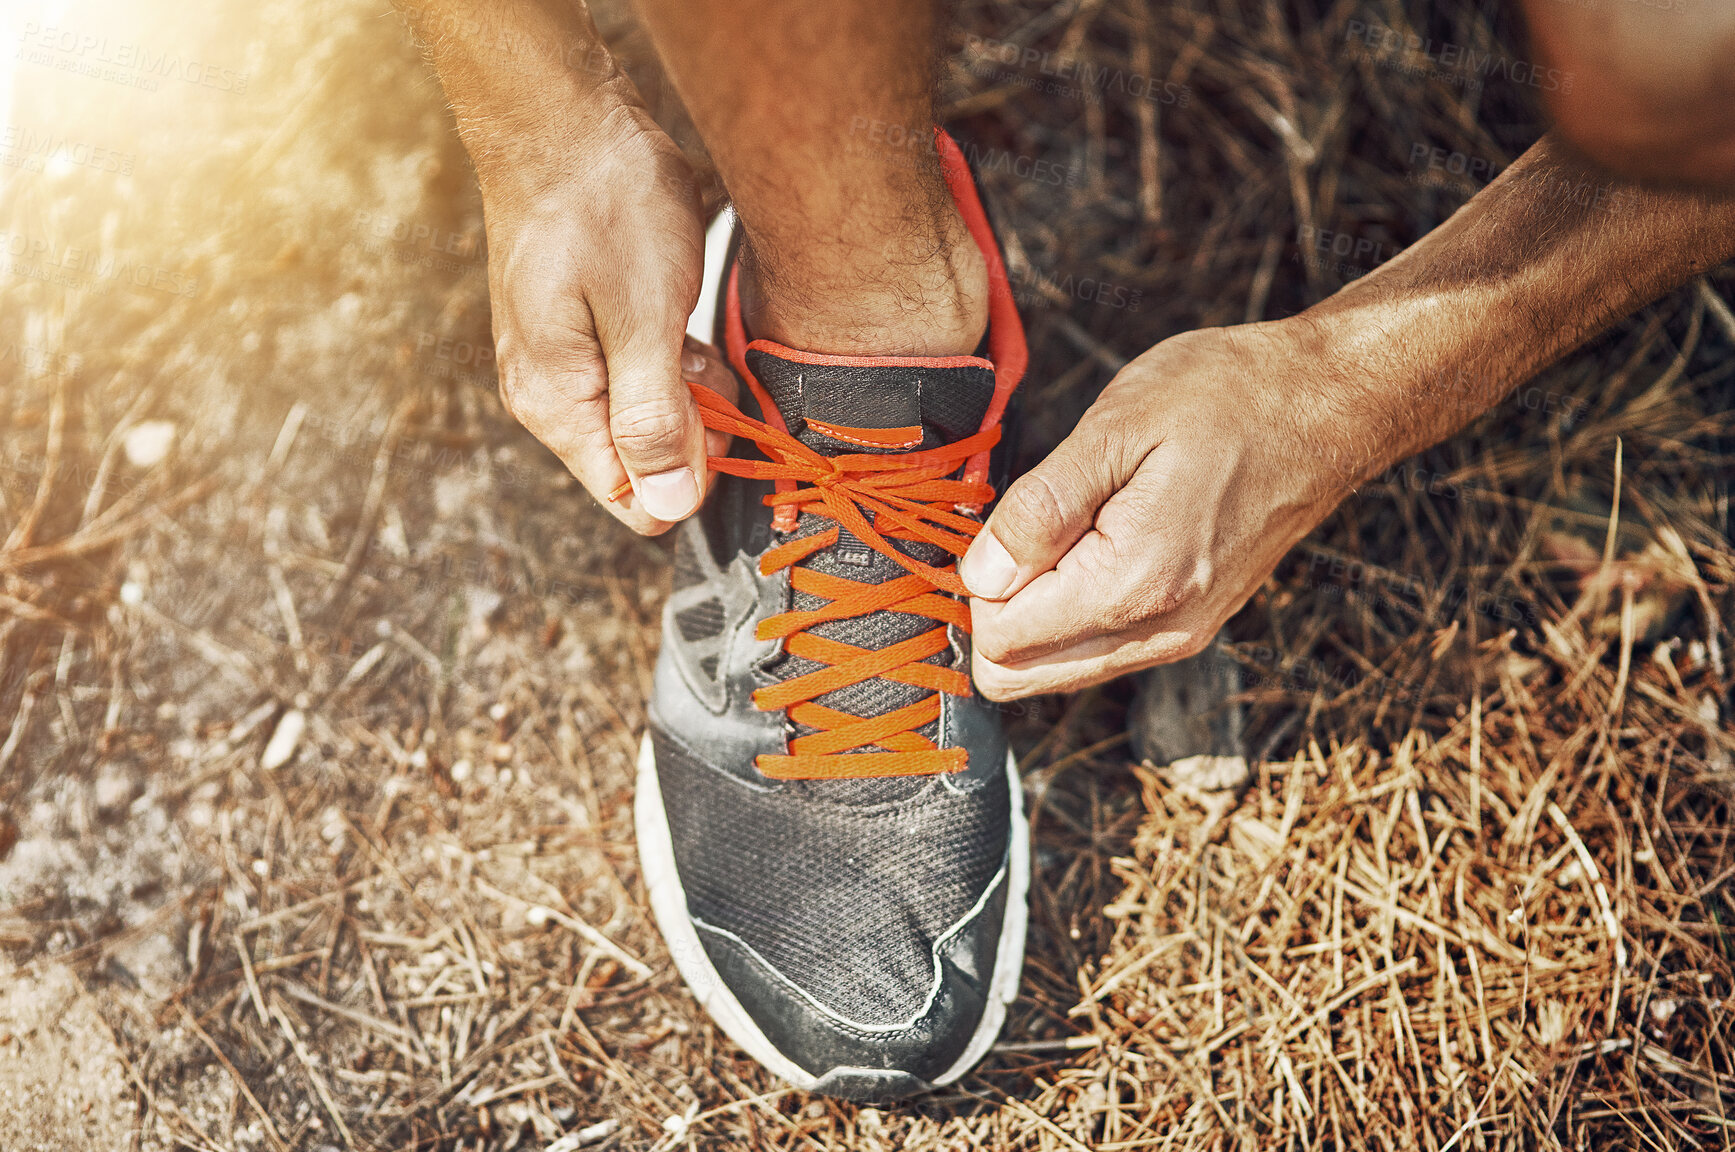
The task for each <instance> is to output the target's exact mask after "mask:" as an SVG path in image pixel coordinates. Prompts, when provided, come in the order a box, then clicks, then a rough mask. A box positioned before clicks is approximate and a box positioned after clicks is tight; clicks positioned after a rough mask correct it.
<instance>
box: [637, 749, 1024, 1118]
mask: <svg viewBox="0 0 1735 1152" xmlns="http://www.w3.org/2000/svg"><path fill="white" fill-rule="evenodd" d="M1006 775H1007V780H1008V784H1009V787H1010V790H1011V793H1012V796H1011V808H1012V811H1011V816H1012V827H1011V830H1010V831H1011V834H1010V836H1009V838H1008V851H1007V861H1006V865H1007V866H1006V876H1005V882H1006V913H1005V917H1004V918H1003V919H1002V920H1001V925H1000V945H999V949H998V951H997V952H996V954H995V960H994V974H993V976H992V977H991V978H990V980H989V984H988V1004H987V1008H986V1009H985V1010H984V1011H983V1013H982V1019H981V1021H980V1023H978V1024H977V1025H976V1031H975V1032H974V1033H973V1034H972V1035H971V1037H970V1043H969V1044H967V1045H966V1046H965V1048H964V1051H963V1053H962V1054H961V1055H960V1056H959V1057H958V1059H957V1060H956V1061H954V1062H953V1064H952V1066H951V1067H949V1068H947V1069H946V1071H945V1072H943V1073H941V1074H940V1075H939V1076H937V1077H935V1078H934V1080H933V1081H932V1083H931V1085H930V1086H931V1087H940V1086H942V1085H946V1084H950V1083H952V1082H953V1081H955V1080H957V1079H958V1078H959V1077H961V1076H963V1075H964V1073H966V1072H968V1071H969V1070H970V1069H971V1068H974V1067H975V1066H976V1064H977V1063H978V1062H980V1061H981V1059H982V1057H984V1056H986V1055H987V1054H988V1049H989V1048H990V1047H991V1046H992V1045H993V1043H994V1039H995V1037H997V1036H998V1035H999V1034H1000V1029H1001V1027H1002V1026H1004V1024H1005V1023H1006V1009H1007V1008H1008V1007H1009V1006H1010V1005H1011V1004H1012V1001H1013V1000H1015V999H1017V997H1018V981H1019V976H1020V975H1021V973H1022V972H1023V970H1024V936H1025V930H1026V928H1027V926H1028V924H1029V909H1028V904H1029V894H1030V826H1029V824H1028V823H1026V821H1025V819H1024V789H1023V783H1022V782H1021V781H1020V780H1019V778H1018V765H1017V763H1016V762H1015V761H1014V760H1013V758H1012V753H1011V751H1010V750H1008V751H1007V753H1006ZM633 823H634V825H635V827H636V829H637V833H638V841H639V866H640V867H641V868H643V869H644V874H645V888H646V890H647V891H648V892H649V893H650V899H651V912H652V914H653V915H655V916H656V919H657V927H658V928H659V929H661V931H662V933H663V940H664V942H665V943H667V945H668V948H669V955H670V956H671V957H672V958H673V959H674V961H675V968H676V970H677V971H679V972H680V974H681V977H682V979H684V980H685V981H686V982H687V987H688V988H690V989H692V992H693V995H694V997H695V998H696V999H697V1000H698V1001H699V1003H700V1004H701V1005H703V1006H704V1009H705V1011H706V1012H707V1013H708V1014H709V1015H710V1017H711V1019H712V1020H713V1021H714V1022H715V1023H716V1025H717V1027H719V1028H721V1029H722V1030H723V1032H724V1034H725V1035H726V1036H728V1037H729V1039H731V1040H733V1041H734V1042H735V1043H736V1044H737V1045H739V1046H740V1047H741V1048H742V1049H744V1050H745V1051H746V1053H747V1054H748V1055H749V1056H751V1057H753V1058H754V1059H755V1060H757V1061H759V1063H761V1064H763V1065H764V1066H765V1067H766V1068H767V1069H768V1070H769V1071H771V1072H772V1073H773V1074H774V1075H776V1076H777V1077H778V1078H779V1079H782V1080H785V1081H787V1082H788V1083H790V1084H792V1085H794V1086H795V1087H797V1088H800V1089H802V1090H803V1091H807V1092H813V1091H823V1090H824V1082H825V1081H826V1080H828V1079H829V1078H831V1077H833V1076H839V1075H846V1076H847V1075H851V1074H861V1075H870V1076H871V1075H884V1074H885V1072H886V1069H879V1068H873V1069H869V1068H847V1067H843V1068H832V1069H830V1070H828V1071H827V1072H825V1073H823V1074H821V1075H818V1076H815V1075H813V1074H812V1073H810V1072H808V1071H806V1070H805V1069H803V1068H802V1067H800V1066H799V1065H797V1064H796V1063H795V1062H794V1061H793V1060H791V1059H790V1058H789V1057H787V1056H785V1055H784V1054H783V1053H781V1052H779V1051H778V1050H777V1047H776V1046H775V1045H774V1044H772V1043H771V1041H770V1040H769V1039H767V1038H766V1036H765V1033H764V1032H762V1031H760V1029H759V1025H757V1024H755V1023H754V1022H753V1018H752V1017H751V1016H750V1015H748V1013H747V1010H746V1008H744V1007H742V1005H741V1002H740V1001H739V1000H737V999H736V998H735V995H734V993H732V992H730V991H729V989H728V987H727V986H726V985H725V984H724V983H723V980H722V978H721V977H720V976H718V974H717V969H716V968H715V967H713V966H712V964H711V958H710V957H709V956H708V955H706V953H705V946H704V944H703V943H701V942H700V940H699V932H698V929H697V928H696V927H694V925H693V921H692V918H691V917H690V916H689V914H688V912H687V893H686V890H685V889H683V888H682V887H681V878H680V874H679V872H678V871H677V870H676V868H675V850H674V844H673V842H672V841H671V839H670V836H669V821H668V816H667V814H666V813H665V812H664V811H663V794H662V791H661V789H660V788H659V787H658V784H657V762H656V754H655V753H654V752H653V751H652V749H651V737H650V733H648V732H647V733H646V734H645V737H644V740H643V742H642V743H641V744H640V745H639V771H638V789H637V795H636V796H635V798H634V801H633Z"/></svg>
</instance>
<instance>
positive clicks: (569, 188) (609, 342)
mask: <svg viewBox="0 0 1735 1152" xmlns="http://www.w3.org/2000/svg"><path fill="white" fill-rule="evenodd" d="M397 3H398V7H399V8H400V9H401V10H402V12H403V13H404V15H405V17H406V18H407V19H408V20H409V23H410V27H411V29H412V30H413V31H414V32H415V34H416V36H417V38H418V39H419V40H420V41H421V42H422V44H423V45H424V46H425V47H426V49H427V52H428V56H429V58H430V60H431V62H432V64H433V66H434V70H435V71H436V72H437V73H438V74H439V77H440V83H441V85H442V86H443V87H444V89H445V92H446V96H447V98H448V99H449V100H450V101H451V104H452V109H453V112H454V114H455V115H456V117H457V123H458V132H459V135H460V136H461V137H462V138H463V141H464V146H465V148H466V149H467V150H468V151H469V153H470V160H471V163H472V164H473V165H474V166H475V169H476V176H477V180H478V182H479V183H480V185H481V189H482V205H483V212H484V215H485V217H486V221H487V228H488V288H489V302H490V306H491V308H492V311H493V328H494V340H495V346H496V351H497V358H496V362H497V363H498V364H499V365H500V393H501V398H502V399H503V400H504V401H505V404H506V408H507V410H508V411H510V412H511V413H512V415H513V416H514V417H516V418H517V419H518V421H519V422H520V423H522V424H523V425H524V426H525V427H526V428H528V429H529V430H530V432H531V433H532V434H533V435H535V436H536V438H537V439H539V440H541V441H542V442H543V443H544V444H546V445H547V446H548V448H549V449H550V450H551V451H552V452H554V454H555V455H556V456H558V457H560V459H561V461H562V462H563V463H565V464H566V466H567V467H568V468H569V469H571V471H572V473H573V475H575V476H577V477H578V479H579V480H580V481H582V482H583V483H584V485H585V487H586V488H588V489H589V490H590V492H591V493H592V495H594V496H596V497H597V499H598V500H601V501H603V502H604V507H606V508H607V509H608V510H609V511H610V512H612V513H613V514H614V515H615V516H616V517H618V518H619V519H621V520H622V521H624V522H625V523H626V524H628V525H629V526H630V527H632V528H634V529H635V530H637V531H639V532H644V533H656V532H661V531H664V530H666V529H667V528H668V527H669V526H670V524H671V523H673V522H674V521H677V520H680V519H682V518H683V517H685V516H688V515H690V514H691V513H692V512H693V511H694V510H695V509H696V508H697V507H698V504H699V500H700V497H701V494H702V492H703V490H704V485H705V484H706V482H707V474H706V471H705V456H706V453H707V450H708V449H709V450H710V451H718V450H720V447H719V445H720V443H721V441H720V438H719V437H717V436H715V435H714V434H708V433H706V431H705V429H704V428H703V426H702V425H701V424H700V422H699V416H698V411H697V408H696V407H695V406H694V404H693V401H692V399H691V397H690V395H689V394H688V391H687V386H686V384H685V383H684V381H686V380H698V381H700V382H702V383H705V384H709V385H710V386H711V387H713V388H716V389H718V390H719V391H721V392H723V393H724V394H725V395H729V394H732V384H733V377H732V376H731V375H730V374H729V372H728V370H727V369H726V368H724V367H723V366H722V363H721V357H720V356H718V355H717V353H716V350H715V349H712V348H709V347H705V346H700V345H697V344H696V343H694V342H690V341H684V332H685V328H686V320H687V316H688V314H689V313H690V312H691V310H692V308H693V305H694V302H695V300H697V298H698V294H699V277H700V273H701V270H702V263H703V258H704V236H703V224H702V221H701V219H700V211H701V206H700V202H699V195H698V189H697V183H696V181H695V180H694V178H693V173H692V170H691V169H690V168H689V167H688V165H687V162H686V160H685V158H684V157H683V156H682V155H681V152H680V149H678V148H677V147H676V146H675V145H674V143H673V142H672V141H670V140H669V138H668V137H667V136H666V135H664V134H663V132H662V131H661V130H660V129H659V128H658V127H657V126H656V124H655V123H654V122H653V121H652V119H651V116H650V114H649V113H648V112H647V111H646V109H645V106H644V103H643V101H641V100H640V99H639V94H638V91H637V89H635V88H634V87H633V84H632V81H631V80H629V79H628V78H627V76H626V74H625V73H624V72H623V71H622V70H621V69H620V67H619V66H618V65H617V63H616V62H615V59H614V57H613V56H612V55H611V54H610V53H609V51H608V49H607V47H606V46H605V45H604V44H603V42H602V39H601V37H600V36H599V35H598V33H597V30H596V26H595V24H594V23H592V21H591V19H590V15H589V12H588V11H587V9H586V8H585V6H584V4H583V2H582V0H397ZM623 481H625V482H630V486H631V491H630V493H629V494H628V495H626V496H625V498H623V499H615V498H613V496H611V494H612V493H615V492H617V490H619V489H621V488H622V487H623Z"/></svg>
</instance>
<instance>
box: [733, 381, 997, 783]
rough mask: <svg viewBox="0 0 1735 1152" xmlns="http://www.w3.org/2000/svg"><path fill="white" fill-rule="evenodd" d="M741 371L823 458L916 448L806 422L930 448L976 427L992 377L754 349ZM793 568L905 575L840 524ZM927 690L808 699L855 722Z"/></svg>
mask: <svg viewBox="0 0 1735 1152" xmlns="http://www.w3.org/2000/svg"><path fill="white" fill-rule="evenodd" d="M747 366H748V368H750V369H751V370H752V372H753V375H754V376H756V377H757V378H758V380H759V382H760V383H761V384H762V385H764V387H765V390H766V391H767V392H768V393H770V395H771V399H772V402H773V403H775V404H776V405H777V410H778V411H779V412H781V413H782V414H783V420H784V423H785V424H786V425H787V426H788V428H789V431H790V434H791V435H793V436H795V437H796V439H798V440H800V441H801V442H802V443H804V444H806V445H807V446H808V447H810V448H812V449H813V450H814V451H816V452H820V453H823V454H824V455H827V456H843V455H852V454H865V453H884V452H914V451H919V450H920V449H919V448H917V447H908V448H896V447H876V446H864V445H862V444H858V443H852V442H846V441H841V440H837V439H834V438H832V437H830V436H826V435H824V434H822V433H821V432H819V431H818V430H816V429H814V428H812V427H810V426H809V424H808V421H810V420H812V421H818V422H820V423H822V424H830V425H834V426H837V425H842V426H844V427H846V428H863V429H866V428H915V427H920V428H921V431H922V443H921V445H920V448H937V447H939V446H941V445H943V444H952V443H956V442H957V441H959V440H962V439H964V438H965V437H967V436H973V435H975V434H976V433H977V432H979V431H981V428H982V419H983V417H984V416H986V415H987V413H988V405H989V403H990V402H991V401H992V400H993V398H994V371H993V369H991V368H987V367H982V366H978V365H963V366H959V367H930V366H927V365H914V366H889V365H877V364H869V365H842V366H840V365H831V364H804V363H802V362H800V361H798V360H789V359H785V358H784V357H781V356H778V355H776V354H775V353H772V352H769V351H765V350H763V349H757V348H750V349H748V351H747ZM961 467H962V465H960V468H961ZM833 525H834V521H832V520H830V519H827V518H825V517H821V516H815V515H811V514H804V515H803V516H802V517H801V521H800V523H799V524H798V525H797V527H796V529H795V532H794V533H793V534H792V535H793V536H794V537H802V536H809V535H812V534H814V533H816V532H824V531H826V530H828V529H830V528H831V527H833ZM892 546H893V547H895V548H897V549H899V550H900V551H902V552H904V553H905V554H906V555H908V556H911V557H912V558H915V559H918V560H921V561H923V562H924V563H928V564H933V565H936V566H940V567H943V566H945V565H946V564H949V563H951V562H952V561H953V560H954V559H955V558H954V557H953V556H952V555H951V553H949V552H946V551H945V550H944V549H942V548H938V547H936V546H934V545H932V544H929V543H927V542H925V541H919V542H917V541H907V540H897V541H893V542H892ZM801 567H803V568H811V569H813V570H814V571H817V572H824V573H826V574H828V575H833V576H842V577H844V578H846V579H849V580H855V581H858V582H861V583H868V584H878V583H884V582H885V581H887V580H894V579H896V578H898V577H899V576H902V575H904V569H903V568H902V567H901V566H900V565H899V564H897V562H896V561H894V560H892V559H891V558H890V557H887V556H884V555H882V554H881V553H879V552H877V551H875V550H874V549H872V548H871V547H869V546H868V545H866V544H864V543H862V542H861V541H860V540H858V539H856V537H855V536H854V534H853V533H851V532H850V531H849V529H847V528H843V529H841V533H840V538H839V540H838V542H837V543H836V544H835V545H833V546H832V547H830V548H826V549H822V550H821V551H819V552H816V553H814V554H813V555H812V556H811V557H809V558H808V559H806V560H804V561H802V562H801ZM792 596H793V601H794V602H793V603H792V604H791V607H792V608H794V609H797V610H811V609H813V608H817V607H818V606H819V605H820V604H822V603H823V602H824V601H822V600H821V599H819V598H818V597H813V596H808V595H806V594H805V593H802V592H795V593H793V594H792ZM941 626H942V625H940V624H939V622H938V621H935V620H930V619H928V618H927V617H925V616H912V615H910V614H908V613H904V612H875V613H873V614H872V615H869V616H861V617H856V618H854V619H849V620H832V621H827V622H826V623H824V624H819V625H816V626H815V627H814V628H813V629H812V630H811V631H812V632H813V634H814V635H816V636H823V637H826V638H827V639H831V640H838V641H841V642H843V643H847V644H854V645H857V646H859V647H862V648H870V649H880V648H886V647H890V646H891V645H893V644H896V643H898V642H899V641H902V640H907V639H909V638H910V637H913V636H919V635H921V634H922V633H924V632H927V631H928V630H930V629H932V628H937V627H941ZM952 659H953V654H952V651H951V649H950V648H947V649H944V650H942V651H940V652H938V653H936V654H935V655H933V656H931V657H929V658H928V662H929V663H932V664H939V665H941V666H943V667H950V666H951V664H952ZM819 667H820V665H818V664H815V663H813V662H812V661H809V660H804V659H802V658H801V657H799V656H793V655H790V656H785V657H784V658H783V659H782V660H780V661H778V662H777V664H776V665H774V666H773V667H772V668H770V669H769V671H770V672H771V673H772V675H774V676H776V677H777V678H778V679H780V680H787V679H792V678H794V677H796V676H800V675H804V674H806V673H808V672H813V671H816V670H817V669H818V668H819ZM929 694H930V693H929V690H928V689H926V688H916V687H912V686H910V685H908V684H899V683H895V682H893V681H890V680H880V679H874V680H868V681H865V682H863V683H860V684H852V685H850V686H849V687H847V688H841V689H839V690H838V691H836V692H831V693H828V694H826V695H824V696H821V697H820V698H819V699H818V700H816V701H815V703H818V704H821V705H824V706H825V707H828V708H835V709H837V710H838V711H840V712H846V713H849V714H851V715H855V716H879V715H883V714H885V713H887V712H890V711H892V710H894V709H897V708H902V707H905V706H907V705H910V704H913V703H915V702H916V701H918V700H920V699H922V698H923V697H925V696H927V695H929ZM938 728H939V725H938V724H932V723H931V724H927V725H925V726H924V727H923V728H922V729H920V731H921V733H922V735H924V736H926V737H927V738H928V739H930V740H934V739H937V738H938V735H939V733H938ZM808 731H811V729H807V728H804V727H801V726H797V734H798V735H800V734H804V733H806V732H808ZM877 751H880V749H878V748H875V747H873V746H871V745H870V746H869V747H867V748H863V749H859V750H857V752H858V754H859V753H873V752H877ZM847 754H848V753H846V755H847ZM929 783H930V780H929V778H927V777H921V776H909V777H901V778H888V779H875V778H870V779H862V780H827V781H804V782H792V783H791V784H788V785H785V787H792V788H796V789H801V790H806V791H810V792H812V793H813V794H814V795H815V796H823V797H825V798H826V799H829V800H833V801H838V802H842V803H853V804H862V803H880V802H884V801H887V800H891V799H895V798H898V797H900V796H908V795H912V794H914V793H915V792H918V791H920V790H921V789H922V788H924V787H926V786H927V785H928V784H929Z"/></svg>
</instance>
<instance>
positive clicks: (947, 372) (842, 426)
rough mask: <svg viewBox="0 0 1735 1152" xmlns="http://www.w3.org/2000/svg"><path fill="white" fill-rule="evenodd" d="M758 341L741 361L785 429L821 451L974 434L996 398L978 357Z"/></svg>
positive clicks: (905, 448)
mask: <svg viewBox="0 0 1735 1152" xmlns="http://www.w3.org/2000/svg"><path fill="white" fill-rule="evenodd" d="M769 343H770V342H769V341H756V342H755V343H754V345H753V346H752V347H750V348H749V349H748V350H747V366H748V367H749V368H751V369H752V370H753V375H754V376H756V377H757V378H758V379H759V382H760V383H761V384H763V385H764V386H765V390H766V391H767V392H769V393H770V394H771V399H772V401H773V402H774V403H775V404H776V405H777V410H778V411H779V412H780V413H782V415H783V421H784V423H785V424H786V425H787V426H788V428H789V431H790V434H791V435H793V436H794V437H795V438H796V439H798V440H800V441H801V442H802V443H803V444H806V445H807V446H808V447H809V448H812V449H813V450H814V451H816V452H822V453H824V454H825V455H827V456H841V455H846V454H850V453H886V452H915V451H918V450H920V449H923V448H937V447H939V446H940V445H942V444H952V443H955V442H957V441H959V440H962V439H964V438H965V437H967V436H972V435H974V434H975V433H977V432H979V431H980V430H981V428H982V420H983V417H985V416H986V415H987V414H988V405H989V403H990V401H992V400H993V399H994V370H993V369H992V368H991V367H989V366H988V362H987V361H986V360H982V359H979V358H977V357H965V356H948V357H945V358H941V359H932V360H928V359H925V358H921V357H898V358H895V359H894V358H879V357H869V356H861V357H846V356H837V357H824V358H820V357H814V356H809V355H808V354H806V353H801V352H795V351H792V350H791V349H787V348H782V347H779V346H775V345H772V346H769V347H767V345H769Z"/></svg>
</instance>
